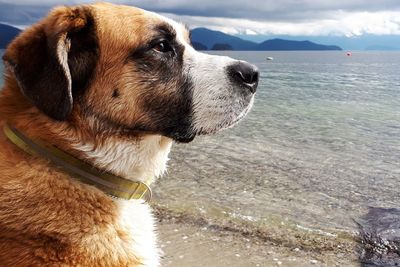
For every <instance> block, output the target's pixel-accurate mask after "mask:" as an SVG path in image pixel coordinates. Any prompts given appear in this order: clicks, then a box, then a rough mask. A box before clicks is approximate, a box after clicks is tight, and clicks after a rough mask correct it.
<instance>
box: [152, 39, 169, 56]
mask: <svg viewBox="0 0 400 267" xmlns="http://www.w3.org/2000/svg"><path fill="white" fill-rule="evenodd" d="M153 49H154V50H156V51H157V52H161V53H167V52H170V51H172V50H173V49H172V47H171V45H170V44H169V42H168V41H167V40H162V41H160V42H158V43H156V44H155V45H154V46H153Z"/></svg>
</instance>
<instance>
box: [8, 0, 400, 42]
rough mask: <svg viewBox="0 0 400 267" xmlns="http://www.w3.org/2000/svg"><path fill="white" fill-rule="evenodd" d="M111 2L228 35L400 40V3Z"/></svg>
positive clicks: (28, 1)
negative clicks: (380, 36)
mask: <svg viewBox="0 0 400 267" xmlns="http://www.w3.org/2000/svg"><path fill="white" fill-rule="evenodd" d="M0 1H3V2H8V3H12V4H14V5H15V4H18V5H20V6H21V7H22V6H24V5H25V6H29V7H30V8H31V9H32V7H35V6H42V7H43V8H46V7H47V9H48V8H49V7H50V6H53V5H56V4H68V5H73V4H79V3H89V2H92V1H88V0H73V1H71V0H69V1H67V0H42V1H34V0H18V1H11V0H0ZM108 1H111V2H114V3H122V4H128V5H133V6H138V7H141V8H144V9H147V10H152V11H156V12H161V13H164V14H167V15H168V16H169V17H172V18H174V19H177V20H181V21H183V22H185V23H186V24H188V25H190V26H191V27H208V28H212V29H215V30H221V31H224V32H226V33H241V34H253V35H254V34H279V35H345V36H358V35H362V34H400V26H399V25H400V22H399V20H400V2H399V0H380V1H370V0H319V1H316V0H252V1H247V0H230V1H216V0H202V1H194V0H193V1H188V0H108ZM0 3H1V2H0ZM30 14H32V12H31V13H30ZM35 14H36V13H35ZM35 18H36V16H35ZM0 20H1V12H0Z"/></svg>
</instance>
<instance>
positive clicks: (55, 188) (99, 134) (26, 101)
mask: <svg viewBox="0 0 400 267" xmlns="http://www.w3.org/2000/svg"><path fill="white" fill-rule="evenodd" d="M87 12H90V14H91V15H92V16H93V19H94V21H95V33H96V37H97V42H98V43H97V44H98V46H99V47H98V49H99V51H97V52H96V51H94V50H93V53H92V54H79V53H84V52H83V50H85V49H82V51H81V50H80V49H79V48H76V45H74V42H75V41H76V44H82V42H83V40H82V39H79V38H82V36H80V35H79V32H80V31H81V30H82V29H84V28H85V26H86V25H87V23H88V14H87ZM116 18H124V19H116ZM157 23H159V20H158V18H157V17H149V16H147V15H144V14H143V13H142V11H140V10H138V9H134V8H126V7H119V6H114V5H108V4H96V5H93V6H86V7H84V8H81V7H79V8H68V7H61V8H57V9H55V10H54V11H52V12H51V13H50V14H49V16H48V17H47V18H45V19H44V20H43V21H41V22H39V23H38V24H36V25H35V26H33V27H32V28H30V29H28V30H27V31H25V32H23V33H22V34H21V35H20V36H19V37H18V38H17V39H16V40H15V41H13V43H12V44H11V45H10V46H9V47H8V49H7V51H6V55H5V57H4V59H5V61H6V64H7V65H8V67H7V71H6V74H5V86H4V88H3V91H2V93H1V96H0V119H1V122H0V127H2V126H3V125H4V123H5V121H8V123H9V124H11V125H14V126H16V127H18V128H19V129H20V130H21V131H23V132H24V133H26V134H27V135H28V136H30V137H33V138H40V139H42V140H45V141H47V142H49V143H52V144H55V145H57V146H58V147H59V148H61V149H63V150H65V151H68V152H69V153H71V154H73V155H75V156H76V157H79V158H82V159H83V160H88V161H90V160H89V159H85V158H83V155H82V154H80V152H79V151H77V150H75V149H74V148H73V147H72V146H71V140H74V141H80V142H82V143H85V142H86V141H88V142H89V141H90V142H92V143H94V144H97V145H99V144H101V143H103V142H105V141H106V140H109V139H112V140H132V142H134V141H135V140H140V139H141V138H143V137H144V136H146V135H149V134H150V133H152V132H156V130H154V131H153V130H152V129H153V128H152V127H150V128H149V130H147V131H137V130H134V129H133V130H132V131H130V130H128V131H126V130H124V129H123V128H124V127H125V126H126V127H131V128H134V127H132V125H150V126H151V125H156V124H157V123H158V122H159V121H160V118H156V119H155V118H154V117H152V116H151V114H150V113H145V112H143V110H146V108H147V106H146V105H148V103H146V102H144V101H145V100H143V99H147V100H148V99H150V98H149V97H147V98H146V95H149V90H150V88H149V87H148V86H146V87H143V86H142V85H141V84H139V83H138V81H139V80H138V77H137V76H136V74H135V73H136V72H135V71H136V70H135V68H136V67H137V66H135V65H134V64H131V63H127V58H128V57H129V54H130V53H131V51H133V50H135V48H137V47H138V46H139V45H140V44H144V43H147V42H148V41H149V39H150V38H151V36H152V34H153V32H152V31H153V30H152V29H153V26H154V25H156V24H157ZM132 25H134V26H135V27H132ZM85 36H86V35H85ZM74 38H76V40H75V39H74ZM59 42H61V48H62V49H63V50H64V51H65V53H69V55H71V54H73V53H76V58H74V57H73V56H70V57H69V58H68V64H69V65H70V66H73V68H71V70H70V71H71V73H70V74H71V77H67V76H68V75H67V76H65V74H64V73H63V72H62V70H61V69H59V68H55V67H54V66H55V65H56V64H58V63H59V62H56V61H54V56H55V55H56V54H57V51H56V47H57V44H59ZM90 42H92V40H89V41H88V44H90ZM46 44H47V46H46ZM43 45H44V46H43ZM38 49H44V50H42V51H40V53H39V52H38ZM74 49H75V50H74ZM46 51H50V52H49V53H50V54H47V55H45V53H46ZM38 53H39V54H38ZM80 56H83V57H84V58H85V60H83V61H79V60H78V59H79V58H81V57H80ZM95 56H98V58H96V59H95V60H96V66H95V70H94V71H93V73H92V72H90V70H89V68H93V67H94V65H93V62H94V60H93V57H95ZM52 60H53V62H52V63H49V62H50V61H52ZM90 60H92V63H90V65H89V66H86V65H85V64H87V62H89V61H90ZM46 64H50V65H51V64H53V65H52V68H53V69H46V72H48V73H37V70H36V69H37V68H40V67H41V66H42V65H46ZM21 66H24V67H25V68H26V69H23V70H21V69H18V68H19V67H21ZM18 75H20V76H21V77H19V78H20V81H19V82H17V79H16V76H18ZM27 75H32V77H29V79H28V78H26V77H27ZM52 75H53V76H52ZM21 79H22V81H21ZM24 79H25V80H24ZM53 79H55V80H53ZM68 79H71V81H70V82H71V84H72V88H68V84H67V80H68ZM83 80H84V82H82V81H83ZM86 82H90V84H88V83H86ZM176 83H177V81H171V82H170V83H166V84H167V85H164V86H163V87H162V88H157V87H154V86H152V88H151V90H152V93H151V95H153V96H156V97H159V98H163V97H164V99H165V97H167V100H166V101H167V102H171V101H172V103H173V101H179V100H178V99H174V98H173V97H169V98H168V95H170V94H171V91H172V90H173V89H172V88H174V87H176ZM35 86H36V87H35ZM43 86H44V87H43ZM43 88H45V90H46V91H43V90H44V89H43ZM29 90H33V91H29ZM48 90H54V92H53V91H52V93H51V94H52V97H56V98H57V97H58V98H60V99H61V98H63V97H65V95H66V93H68V90H72V94H73V103H69V102H65V103H64V102H62V101H61V100H60V101H61V102H62V105H64V106H62V107H61V108H62V110H60V107H59V106H54V103H50V102H49V101H50V100H46V94H49V92H48ZM116 92H117V93H116ZM37 97H39V98H37ZM43 99H44V100H43ZM40 101H47V102H48V103H45V104H43V105H42V106H41V103H40V104H38V102H40ZM61 102H60V103H61ZM162 104H163V103H160V105H162ZM57 112H60V114H61V115H60V114H58V115H54V114H52V113H57ZM53 115H54V116H53ZM51 116H53V117H54V118H55V119H56V120H55V119H53V118H51ZM154 129H155V128H154ZM0 146H1V149H0V173H1V176H0V265H1V266H139V265H140V262H141V259H140V258H138V257H137V255H134V254H133V252H132V251H129V250H128V249H127V247H126V246H125V244H126V243H127V235H128V233H127V232H126V231H125V229H122V228H121V227H120V226H119V225H118V223H117V222H116V220H117V216H118V214H116V207H115V203H114V201H113V200H112V199H111V198H110V197H108V196H107V195H105V194H104V193H103V192H101V191H99V190H97V189H96V188H93V187H90V186H87V185H84V184H82V183H79V182H77V181H75V180H74V179H71V177H69V176H68V175H66V174H64V173H63V172H61V171H59V170H58V169H57V168H54V167H53V166H52V165H51V164H49V162H47V161H45V160H43V159H41V158H37V157H33V156H30V155H27V154H26V153H25V152H23V151H21V150H20V149H18V148H17V147H16V146H15V145H13V144H11V143H10V142H9V141H8V140H6V138H5V137H4V135H3V134H1V135H0Z"/></svg>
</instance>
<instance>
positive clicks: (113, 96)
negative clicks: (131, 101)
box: [112, 89, 120, 98]
mask: <svg viewBox="0 0 400 267" xmlns="http://www.w3.org/2000/svg"><path fill="white" fill-rule="evenodd" d="M119 96H120V94H119V91H118V89H114V91H113V93H112V98H118V97H119Z"/></svg>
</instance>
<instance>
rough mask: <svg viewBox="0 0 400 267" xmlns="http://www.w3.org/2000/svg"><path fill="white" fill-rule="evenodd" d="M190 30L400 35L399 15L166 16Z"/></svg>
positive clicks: (274, 33)
mask: <svg viewBox="0 0 400 267" xmlns="http://www.w3.org/2000/svg"><path fill="white" fill-rule="evenodd" d="M164 15H166V16H168V17H170V18H173V19H175V20H178V21H181V22H183V23H185V24H187V25H190V27H191V28H196V27H208V28H211V29H214V30H219V31H223V32H225V33H229V34H251V35H256V34H260V35H293V36H326V35H332V36H347V37H351V36H360V35H363V34H376V35H389V34H396V35H399V34H400V12H389V11H381V12H354V13H350V12H344V11H338V12H336V14H334V15H333V16H332V18H330V19H319V20H313V21H305V22H295V23H294V22H276V21H260V20H249V19H235V18H233V19H232V18H218V17H211V18H205V17H200V16H178V15H175V14H168V13H167V14H164Z"/></svg>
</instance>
